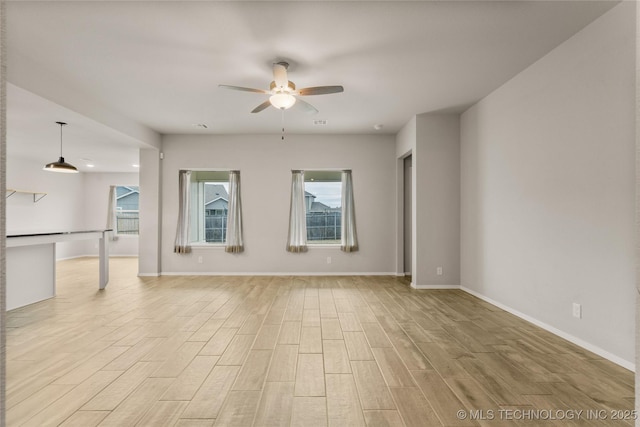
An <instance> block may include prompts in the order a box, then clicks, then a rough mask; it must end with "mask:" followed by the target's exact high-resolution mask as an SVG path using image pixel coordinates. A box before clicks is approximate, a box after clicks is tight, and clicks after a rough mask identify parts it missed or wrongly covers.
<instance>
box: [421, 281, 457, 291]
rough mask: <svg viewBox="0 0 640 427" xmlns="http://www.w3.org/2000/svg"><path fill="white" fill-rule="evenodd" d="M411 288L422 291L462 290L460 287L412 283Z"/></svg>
mask: <svg viewBox="0 0 640 427" xmlns="http://www.w3.org/2000/svg"><path fill="white" fill-rule="evenodd" d="M411 287H412V288H413V289H416V290H422V289H433V290H436V289H460V286H458V285H416V284H415V283H413V282H411Z"/></svg>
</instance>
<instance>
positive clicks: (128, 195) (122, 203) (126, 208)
mask: <svg viewBox="0 0 640 427" xmlns="http://www.w3.org/2000/svg"><path fill="white" fill-rule="evenodd" d="M139 203H140V189H139V187H138V186H137V185H126V186H125V185H121V186H117V187H116V224H115V231H116V234H119V235H123V234H127V235H137V234H138V230H139V227H140V208H139Z"/></svg>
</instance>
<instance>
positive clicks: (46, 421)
mask: <svg viewBox="0 0 640 427" xmlns="http://www.w3.org/2000/svg"><path fill="white" fill-rule="evenodd" d="M119 375H120V372H118V371H99V372H96V373H95V374H93V375H92V376H91V377H89V378H87V379H86V380H84V381H83V382H82V383H80V384H78V385H77V386H76V387H74V388H73V389H72V390H70V391H69V392H68V393H66V394H64V395H63V396H61V397H60V398H59V399H57V400H56V401H55V402H53V403H52V404H51V405H49V406H47V407H46V408H44V409H42V410H41V411H39V412H38V413H37V414H35V415H34V416H32V417H30V418H29V419H28V421H27V422H26V423H24V424H23V425H29V426H56V425H58V424H60V423H62V422H63V421H64V420H65V419H67V418H68V417H69V416H71V415H72V414H73V413H74V412H76V411H77V410H79V409H80V408H81V407H82V405H84V404H85V403H86V402H87V401H88V400H89V399H91V397H92V396H94V395H95V394H96V393H98V392H99V391H100V390H102V389H103V388H104V387H106V386H107V385H108V384H109V383H111V382H112V381H113V380H114V379H116V378H117V377H118V376H119Z"/></svg>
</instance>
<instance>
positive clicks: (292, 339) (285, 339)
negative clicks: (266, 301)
mask: <svg viewBox="0 0 640 427" xmlns="http://www.w3.org/2000/svg"><path fill="white" fill-rule="evenodd" d="M301 327H302V322H283V323H282V328H280V335H279V336H278V344H300V328H301Z"/></svg>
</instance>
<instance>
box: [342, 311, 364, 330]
mask: <svg viewBox="0 0 640 427" xmlns="http://www.w3.org/2000/svg"><path fill="white" fill-rule="evenodd" d="M338 320H339V321H340V328H341V329H342V332H359V331H362V328H361V327H360V321H359V320H358V316H356V314H355V313H351V312H349V313H338Z"/></svg>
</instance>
